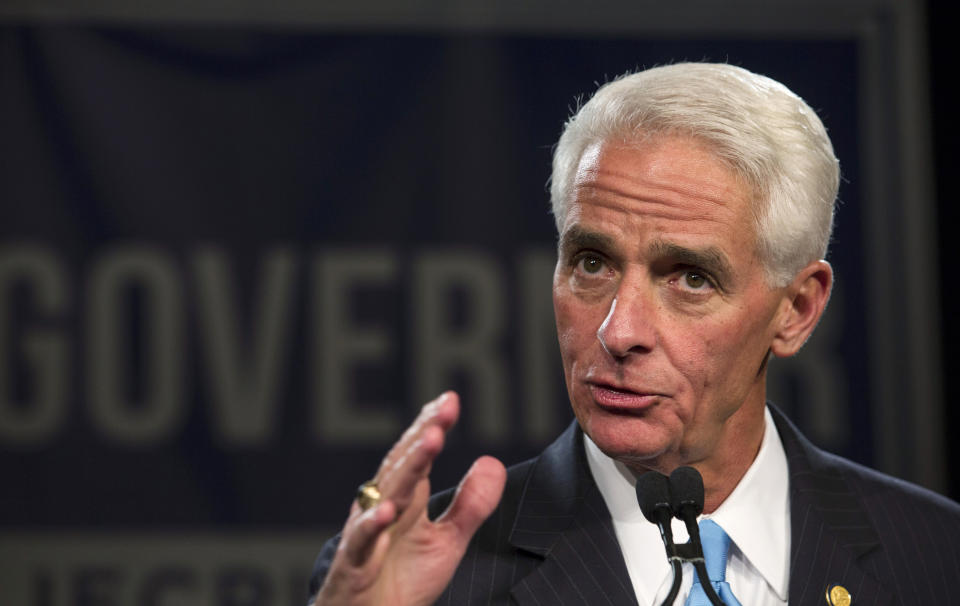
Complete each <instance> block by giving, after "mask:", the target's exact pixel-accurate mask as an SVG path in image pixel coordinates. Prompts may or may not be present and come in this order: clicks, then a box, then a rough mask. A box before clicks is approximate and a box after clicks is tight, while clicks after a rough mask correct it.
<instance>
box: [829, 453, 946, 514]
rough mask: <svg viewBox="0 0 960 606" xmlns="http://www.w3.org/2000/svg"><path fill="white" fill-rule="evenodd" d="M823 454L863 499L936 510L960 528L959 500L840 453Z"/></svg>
mask: <svg viewBox="0 0 960 606" xmlns="http://www.w3.org/2000/svg"><path fill="white" fill-rule="evenodd" d="M826 457H827V458H828V459H830V463H831V466H833V467H834V468H836V469H838V470H839V471H840V473H841V474H842V476H843V477H844V479H845V480H846V481H847V482H848V483H849V484H850V485H851V486H852V487H853V488H854V489H855V490H856V492H857V493H858V494H859V495H860V496H861V498H862V499H863V500H864V501H865V502H867V503H872V504H874V505H879V504H881V503H883V504H886V506H887V507H896V508H898V509H900V510H902V511H915V512H917V513H923V514H928V515H930V514H936V515H937V516H942V519H944V520H950V519H952V520H954V521H955V522H956V524H957V525H956V526H955V528H958V529H960V503H957V502H956V501H953V500H951V499H949V498H947V497H945V496H943V495H941V494H938V493H936V492H934V491H932V490H929V489H927V488H924V487H922V486H918V485H917V484H913V483H911V482H907V481H906V480H901V479H900V478H896V477H894V476H891V475H887V474H885V473H882V472H879V471H877V470H875V469H871V468H869V467H866V466H864V465H860V464H859V463H854V462H853V461H849V460H847V459H844V458H842V457H839V456H836V455H832V454H826Z"/></svg>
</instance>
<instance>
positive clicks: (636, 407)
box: [587, 382, 663, 414]
mask: <svg viewBox="0 0 960 606" xmlns="http://www.w3.org/2000/svg"><path fill="white" fill-rule="evenodd" d="M587 385H588V386H589V388H590V393H591V395H592V396H593V400H594V402H596V403H597V405H598V406H600V407H601V408H603V409H605V410H608V411H610V412H616V413H626V414H630V413H638V412H642V411H644V410H646V409H648V408H650V407H651V406H653V405H654V404H656V403H657V401H658V400H659V399H660V398H661V397H662V395H663V394H659V393H655V392H647V391H634V390H632V389H627V388H625V387H619V386H617V385H610V384H607V383H596V382H591V383H588V384H587Z"/></svg>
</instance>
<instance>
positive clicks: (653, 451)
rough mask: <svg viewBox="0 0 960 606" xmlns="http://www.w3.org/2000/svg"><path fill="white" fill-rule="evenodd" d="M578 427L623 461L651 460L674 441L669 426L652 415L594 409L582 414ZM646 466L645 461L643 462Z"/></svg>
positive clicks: (610, 455) (607, 453) (669, 448)
mask: <svg viewBox="0 0 960 606" xmlns="http://www.w3.org/2000/svg"><path fill="white" fill-rule="evenodd" d="M577 417H578V419H579V420H580V427H581V428H583V430H584V432H585V433H586V434H587V435H589V436H590V439H591V440H593V442H594V443H595V444H596V445H597V446H598V447H599V448H600V450H602V451H603V452H604V454H606V455H607V456H609V457H611V458H614V459H616V460H618V461H620V462H622V463H624V464H627V465H634V464H637V463H639V464H644V462H645V461H649V462H650V463H651V464H653V463H654V462H655V461H656V460H657V459H659V458H660V457H662V456H663V455H664V454H666V453H668V452H669V451H670V450H671V445H672V444H674V440H673V439H672V436H671V432H669V430H668V428H666V427H664V426H663V425H662V424H660V423H656V422H654V421H652V420H651V419H647V418H642V417H631V416H624V415H611V414H606V413H604V412H603V411H596V412H594V413H592V414H590V415H588V416H587V418H583V417H581V416H580V415H577ZM644 466H646V465H644Z"/></svg>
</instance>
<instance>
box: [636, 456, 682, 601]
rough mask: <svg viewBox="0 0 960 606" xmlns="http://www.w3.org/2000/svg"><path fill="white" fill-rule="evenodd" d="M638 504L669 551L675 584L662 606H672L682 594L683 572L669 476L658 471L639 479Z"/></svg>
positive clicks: (649, 472)
mask: <svg viewBox="0 0 960 606" xmlns="http://www.w3.org/2000/svg"><path fill="white" fill-rule="evenodd" d="M637 502H638V503H639V504H640V511H641V512H643V516H644V517H645V518H647V521H649V522H651V523H653V524H656V525H657V528H659V529H660V539H661V540H662V541H663V546H664V548H666V550H667V560H668V561H669V562H670V566H671V568H672V570H673V583H672V584H671V585H670V592H669V593H668V594H667V597H666V599H665V600H664V601H663V603H662V604H661V605H660V606H670V605H671V604H673V601H674V600H675V599H677V594H678V593H680V581H681V580H682V579H683V570H682V569H681V567H680V565H681V561H682V559H681V558H679V557H678V556H677V546H676V545H675V544H674V542H673V528H672V527H671V526H670V520H672V519H673V507H672V506H671V504H670V502H671V499H670V485H669V480H667V476H665V475H663V474H660V473H657V472H656V471H648V472H647V473H645V474H643V475H642V476H640V477H639V478H637Z"/></svg>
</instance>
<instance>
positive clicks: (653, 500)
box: [637, 471, 673, 557]
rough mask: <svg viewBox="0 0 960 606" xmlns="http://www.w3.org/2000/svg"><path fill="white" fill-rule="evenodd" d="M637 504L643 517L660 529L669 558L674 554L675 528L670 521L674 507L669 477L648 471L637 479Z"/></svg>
mask: <svg viewBox="0 0 960 606" xmlns="http://www.w3.org/2000/svg"><path fill="white" fill-rule="evenodd" d="M637 502H638V503H639V504H640V511H641V512H643V517H645V518H647V520H648V521H649V522H651V523H653V524H656V525H657V527H658V528H659V529H660V538H661V539H663V545H664V547H666V548H667V557H670V556H671V555H672V554H671V553H670V552H671V549H670V547H671V546H672V545H673V528H671V527H670V520H672V519H673V506H672V505H671V498H670V483H669V480H667V476H665V475H663V474H661V473H658V472H656V471H648V472H647V473H645V474H643V475H642V476H640V477H639V478H637Z"/></svg>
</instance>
